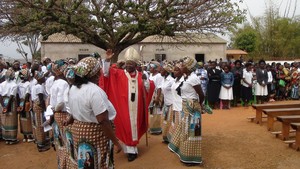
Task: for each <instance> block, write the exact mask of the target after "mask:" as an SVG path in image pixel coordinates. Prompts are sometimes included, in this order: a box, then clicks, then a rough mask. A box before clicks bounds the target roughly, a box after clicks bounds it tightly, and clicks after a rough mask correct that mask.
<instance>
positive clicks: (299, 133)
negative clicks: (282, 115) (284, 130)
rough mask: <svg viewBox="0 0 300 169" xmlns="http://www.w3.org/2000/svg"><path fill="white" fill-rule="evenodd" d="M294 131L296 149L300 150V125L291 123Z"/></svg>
mask: <svg viewBox="0 0 300 169" xmlns="http://www.w3.org/2000/svg"><path fill="white" fill-rule="evenodd" d="M291 126H292V128H293V129H295V130H296V142H295V147H296V150H297V151H298V150H300V123H291Z"/></svg>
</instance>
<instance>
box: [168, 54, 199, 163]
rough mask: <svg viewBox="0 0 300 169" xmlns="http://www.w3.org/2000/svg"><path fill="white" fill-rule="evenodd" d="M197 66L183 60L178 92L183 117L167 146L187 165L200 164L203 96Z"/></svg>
mask: <svg viewBox="0 0 300 169" xmlns="http://www.w3.org/2000/svg"><path fill="white" fill-rule="evenodd" d="M197 66H198V65H197V61H196V60H195V59H194V58H191V57H184V58H183V65H182V67H181V71H182V73H184V82H183V83H182V86H181V87H180V89H178V90H179V93H180V94H181V97H182V109H183V112H184V116H183V118H182V119H181V121H180V123H179V125H178V126H177V128H176V131H175V133H174V136H173V137H172V139H171V141H170V143H169V145H168V147H169V149H170V150H171V151H172V152H174V153H176V154H177V155H178V156H179V158H180V161H181V162H183V163H185V164H187V165H193V164H200V163H202V156H201V139H202V137H201V108H202V103H203V100H204V94H203V91H202V89H201V84H200V79H199V78H198V77H197V75H196V74H195V73H194V71H195V69H196V68H197ZM196 126H197V128H196Z"/></svg>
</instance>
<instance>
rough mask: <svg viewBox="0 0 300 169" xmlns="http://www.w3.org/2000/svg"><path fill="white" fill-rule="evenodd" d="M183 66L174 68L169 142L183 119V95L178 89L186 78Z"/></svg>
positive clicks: (178, 65) (177, 65)
mask: <svg viewBox="0 0 300 169" xmlns="http://www.w3.org/2000/svg"><path fill="white" fill-rule="evenodd" d="M180 67H181V65H180V64H179V63H177V64H176V65H175V66H174V69H173V75H174V77H175V79H174V83H173V84H172V86H171V92H172V100H173V102H172V111H173V113H172V115H173V117H172V122H171V127H170V130H169V133H168V135H167V137H168V140H169V141H170V140H171V139H172V137H173V135H174V132H175V129H176V127H177V125H178V124H179V121H180V120H181V118H182V115H183V112H182V98H181V95H179V94H181V93H178V92H177V90H176V89H178V87H179V86H180V85H182V83H183V81H184V77H183V74H182V72H181V70H180Z"/></svg>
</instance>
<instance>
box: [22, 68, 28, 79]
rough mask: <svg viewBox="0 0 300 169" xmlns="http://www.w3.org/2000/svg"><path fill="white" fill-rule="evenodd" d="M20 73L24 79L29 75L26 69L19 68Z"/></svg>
mask: <svg viewBox="0 0 300 169" xmlns="http://www.w3.org/2000/svg"><path fill="white" fill-rule="evenodd" d="M20 73H21V76H23V77H24V79H28V78H29V76H30V74H29V70H28V69H22V70H20Z"/></svg>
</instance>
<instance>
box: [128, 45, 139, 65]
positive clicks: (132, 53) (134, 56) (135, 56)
mask: <svg viewBox="0 0 300 169" xmlns="http://www.w3.org/2000/svg"><path fill="white" fill-rule="evenodd" d="M124 58H125V60H126V61H129V60H131V61H134V62H136V63H138V62H139V61H140V59H141V56H140V54H139V52H138V51H137V50H135V49H134V48H133V47H130V48H128V49H127V50H126V52H125V55H124Z"/></svg>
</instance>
